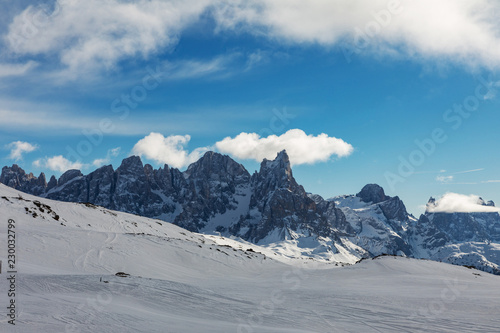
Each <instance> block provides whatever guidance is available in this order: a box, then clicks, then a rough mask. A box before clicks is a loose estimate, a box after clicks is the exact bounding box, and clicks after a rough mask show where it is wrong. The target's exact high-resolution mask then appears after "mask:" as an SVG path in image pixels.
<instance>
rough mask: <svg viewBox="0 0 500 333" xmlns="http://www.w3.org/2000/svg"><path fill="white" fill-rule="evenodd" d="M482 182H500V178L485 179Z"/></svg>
mask: <svg viewBox="0 0 500 333" xmlns="http://www.w3.org/2000/svg"><path fill="white" fill-rule="evenodd" d="M481 183H500V179H491V180H484V181H482V182H481Z"/></svg>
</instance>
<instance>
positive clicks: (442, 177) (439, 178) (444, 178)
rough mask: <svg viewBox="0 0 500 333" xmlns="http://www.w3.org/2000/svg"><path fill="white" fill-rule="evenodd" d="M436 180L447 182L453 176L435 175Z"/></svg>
mask: <svg viewBox="0 0 500 333" xmlns="http://www.w3.org/2000/svg"><path fill="white" fill-rule="evenodd" d="M436 180H437V181H438V182H440V183H449V182H451V181H452V180H453V176H437V177H436Z"/></svg>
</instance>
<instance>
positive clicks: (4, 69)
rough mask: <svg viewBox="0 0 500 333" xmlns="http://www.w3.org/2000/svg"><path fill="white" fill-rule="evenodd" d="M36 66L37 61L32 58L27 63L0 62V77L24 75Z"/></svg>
mask: <svg viewBox="0 0 500 333" xmlns="http://www.w3.org/2000/svg"><path fill="white" fill-rule="evenodd" d="M36 66H37V63H36V62H34V61H32V60H30V61H28V62H27V63H25V64H6V63H0V77H6V76H18V75H24V74H26V73H27V72H29V71H30V70H31V69H33V68H35V67H36Z"/></svg>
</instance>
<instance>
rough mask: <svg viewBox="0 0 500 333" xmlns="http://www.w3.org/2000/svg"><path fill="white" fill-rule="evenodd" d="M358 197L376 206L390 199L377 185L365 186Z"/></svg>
mask: <svg viewBox="0 0 500 333" xmlns="http://www.w3.org/2000/svg"><path fill="white" fill-rule="evenodd" d="M356 196H357V197H360V198H361V200H362V201H364V202H367V203H368V202H371V203H374V204H376V203H379V202H382V201H385V200H387V199H389V197H388V196H386V195H385V193H384V189H383V188H382V187H380V186H379V185H377V184H368V185H365V187H363V188H362V189H361V191H360V192H359V193H358V194H356Z"/></svg>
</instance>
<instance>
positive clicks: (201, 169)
mask: <svg viewBox="0 0 500 333" xmlns="http://www.w3.org/2000/svg"><path fill="white" fill-rule="evenodd" d="M185 174H186V175H187V177H188V178H189V177H202V178H206V179H212V180H227V179H234V178H235V177H239V176H243V177H245V178H249V177H250V174H249V173H248V171H247V170H246V169H245V167H244V166H243V165H241V164H239V163H237V162H236V161H234V160H233V159H232V158H230V157H229V156H227V155H222V154H219V153H216V152H213V151H208V152H206V153H205V154H204V155H203V156H202V157H201V158H200V159H199V160H198V161H196V162H194V163H192V164H191V165H190V166H189V167H188V169H187V170H186V171H185Z"/></svg>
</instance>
